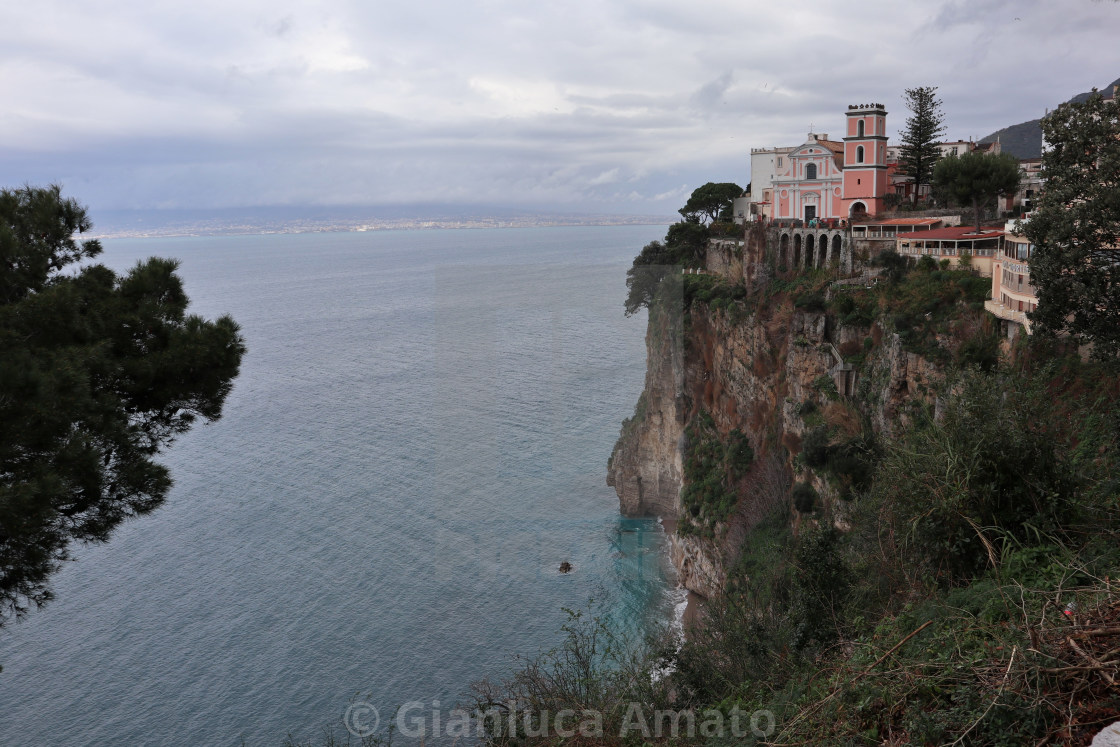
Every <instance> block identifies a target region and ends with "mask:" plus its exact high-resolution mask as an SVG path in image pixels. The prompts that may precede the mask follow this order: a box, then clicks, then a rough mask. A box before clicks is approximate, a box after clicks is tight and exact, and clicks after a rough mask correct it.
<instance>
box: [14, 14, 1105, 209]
mask: <svg viewBox="0 0 1120 747" xmlns="http://www.w3.org/2000/svg"><path fill="white" fill-rule="evenodd" d="M1118 30H1120V3H1117V2H1113V1H1112V0H1100V1H1096V2H1095V1H1094V0H1060V1H1059V0H1017V1H1016V2H1010V1H1007V2H1005V1H1003V0H968V2H908V1H907V2H899V0H862V1H861V2H845V3H838V2H823V1H821V2H796V1H791V2H781V3H773V2H769V3H758V2H750V1H749V0H748V1H746V2H744V0H735V1H731V0H727V1H726V2H725V1H724V0H711V1H705V2H691V3H690V2H681V0H598V1H594V0H566V2H562V3H530V2H526V1H524V0H523V1H522V2H509V1H507V0H476V1H474V2H470V1H469V0H468V1H466V2H463V1H462V0H460V1H458V2H447V1H445V0H414V1H413V2H399V1H396V0H394V1H393V2H385V1H384V0H381V1H378V0H373V1H372V2H370V1H368V0H367V1H366V2H360V1H359V0H327V2H325V3H324V2H305V1H304V0H269V1H268V2H264V1H258V0H224V1H221V2H219V1H218V0H192V2H190V3H180V2H159V0H143V1H142V2H137V1H135V0H120V1H118V2H90V1H89V0H85V1H83V2H66V1H58V0H39V2H36V3H16V2H8V3H5V6H4V8H3V10H0V96H2V100H3V106H2V107H0V185H7V186H15V185H19V184H23V183H32V184H41V183H46V182H62V183H63V184H64V185H65V187H66V191H67V192H68V193H69V194H72V195H75V196H77V197H79V198H80V199H81V200H83V201H84V202H86V203H88V204H90V205H91V207H94V208H95V209H97V208H160V207H176V208H210V207H230V206H250V205H311V204H332V205H336V204H354V205H366V204H386V203H414V202H438V203H489V204H503V205H511V206H541V207H545V208H551V209H555V210H560V211H586V210H592V211H602V212H630V213H672V212H673V211H674V210H675V209H676V208H677V207H679V205H680V204H681V202H682V197H683V196H685V195H687V193H688V192H689V191H690V190H691V189H692V188H693V187H695V186H697V185H698V184H700V183H702V182H704V181H709V180H714V181H736V182H739V183H741V184H743V185H745V184H746V182H747V181H748V179H749V174H748V154H749V151H750V148H751V147H760V146H768V145H792V144H795V143H799V142H801V141H803V140H804V138H805V134H806V132H808V129H809V126H810V124H812V126H813V127H814V128H815V129H816V131H818V132H828V133H831V134H833V135H834V136H838V135H839V134H840V130H841V127H842V122H843V111H844V109H845V108H846V106H847V105H848V104H850V103H865V102H881V103H883V104H886V105H887V107H888V109H889V111H890V115H889V117H888V123H889V127H890V129H891V131H892V132H893V131H895V130H897V128H898V127H899V126H900V125H902V123H903V121H904V120H905V118H906V114H907V112H906V110H905V108H904V106H903V104H902V101H901V94H902V90H903V89H904V88H906V87H913V86H917V85H936V86H939V87H940V90H939V93H940V95H941V98H942V100H943V108H944V112H945V114H946V120H947V124H948V126H949V131H948V136H949V137H951V138H968V137H970V136H971V137H976V138H979V137H982V136H984V135H986V134H988V133H989V132H991V131H993V130H996V129H998V128H1000V127H1003V126H1006V125H1010V124H1015V123H1018V122H1021V121H1024V120H1028V119H1033V118H1035V117H1038V116H1040V115H1042V114H1043V113H1044V111H1045V109H1046V107H1052V106H1054V105H1056V104H1057V103H1058V102H1060V101H1062V100H1064V99H1065V98H1068V97H1069V96H1070V95H1072V94H1074V93H1077V92H1079V91H1083V90H1088V89H1089V88H1090V87H1092V86H1100V85H1104V84H1105V83H1107V82H1109V81H1111V80H1113V79H1115V78H1117V77H1120V55H1117V53H1116V50H1117V44H1118V42H1117V31H1118Z"/></svg>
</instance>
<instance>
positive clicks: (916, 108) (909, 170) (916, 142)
mask: <svg viewBox="0 0 1120 747" xmlns="http://www.w3.org/2000/svg"><path fill="white" fill-rule="evenodd" d="M902 100H903V101H905V102H906V108H907V109H909V110H910V112H911V113H910V117H909V119H907V120H906V127H905V128H904V129H903V130H902V133H901V140H902V147H901V149H900V154H899V171H900V172H901V173H903V174H905V175H906V176H909V177H910V178H912V179H913V180H914V198H913V201H914V202H917V201H918V192H919V190H920V189H921V186H922V185H923V184H929V183H930V181H931V180H932V179H933V166H934V164H935V163H937V160H938V159H939V158H940V157H941V151H940V150H938V148H937V143H938V141H939V139H940V138H941V135H942V134H944V132H945V125H944V120H945V115H944V114H942V113H941V101H940V100H939V99H938V98H937V86H921V87H919V88H907V89H906V93H905V94H903V96H902Z"/></svg>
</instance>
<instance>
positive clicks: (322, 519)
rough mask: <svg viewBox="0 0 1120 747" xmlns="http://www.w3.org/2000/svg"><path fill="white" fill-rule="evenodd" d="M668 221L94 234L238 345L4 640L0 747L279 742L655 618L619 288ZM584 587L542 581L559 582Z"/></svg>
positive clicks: (453, 688) (453, 691)
mask: <svg viewBox="0 0 1120 747" xmlns="http://www.w3.org/2000/svg"><path fill="white" fill-rule="evenodd" d="M663 232H664V228H663V227H660V226H647V227H610V228H589V227H580V228H540V229H503V230H463V231H431V232H370V233H341V234H303V235H272V236H244V237H221V238H218V237H208V238H190V239H159V240H140V239H133V240H110V241H107V242H105V246H106V253H105V255H104V256H103V257H102V261H104V262H105V263H107V264H109V265H111V266H114V267H116V268H118V269H123V268H127V267H128V266H130V265H132V264H133V263H135V262H136V261H137V260H138V259H140V258H142V257H146V256H150V255H153V254H154V255H159V256H172V257H177V258H179V259H180V260H181V261H182V266H181V274H182V276H183V277H184V279H185V281H186V286H187V291H188V293H189V294H190V296H191V298H192V301H193V310H195V311H197V312H198V313H201V314H204V315H206V316H214V315H217V314H220V313H225V312H228V313H231V314H233V316H234V317H235V318H236V319H237V320H238V322H240V323H241V325H242V326H243V328H244V333H245V336H246V338H247V341H248V345H249V354H248V356H247V357H246V359H245V362H244V366H243V369H242V374H241V376H240V378H239V379H238V381H237V384H236V386H235V389H234V391H233V393H232V394H231V396H230V398H229V401H228V403H227V407H226V412H225V416H224V417H223V418H222V420H221V421H219V422H217V423H214V424H211V425H208V426H199V427H196V428H195V429H194V430H193V431H192V432H191V433H190V434H188V435H187V436H186V437H184V438H183V439H181V440H180V441H179V442H178V443H177V444H175V445H174V447H173V448H172V449H171V450H170V451H169V452H168V453H167V455H166V462H167V463H168V464H169V465H170V467H171V468H172V471H173V474H174V477H175V480H176V485H175V488H174V490H173V491H172V494H171V497H170V498H169V500H168V502H167V504H166V505H165V506H164V507H163V508H161V509H160V510H158V511H157V512H155V513H154V514H153V515H151V516H148V517H144V518H143V519H140V520H136V521H133V522H130V523H128V524H127V525H125V526H123V527H121V529H120V530H118V532H117V533H116V534H115V535H114V537H113V539H112V540H111V541H110V542H109V543H108V544H105V545H98V546H90V547H83V548H79V549H78V552H77V553H76V554H77V558H78V559H77V562H74V563H69V564H67V566H66V568H65V569H64V570H63V571H62V572H61V573H60V574H59V575H58V576H57V577H56V580H55V584H54V589H55V592H56V594H57V599H56V601H54V602H52V603H51V604H50V605H49V606H47V607H46V608H44V609H43V610H40V611H38V612H35V613H32V614H31V615H30V616H29V617H28V618H26V619H25V620H24V621H22V622H20V623H18V624H15V625H12V626H10V627H8V628H6V629H4V630H3V631H2V632H0V664H2V665H3V667H4V670H3V672H2V673H0V744H5V745H9V744H10V745H34V744H65V745H108V744H130V745H140V744H168V745H202V744H206V745H224V744H229V745H235V744H240V743H241V740H242V739H244V740H245V743H246V744H249V745H258V744H260V745H275V744H280V743H281V742H282V741H283V739H284V738H285V736H286V735H287V734H288V733H289V732H290V733H291V734H292V735H293V736H295V737H296V738H302V739H308V738H316V737H318V736H319V735H321V734H322V732H323V729H324V727H329V726H332V725H333V726H334V727H335V728H336V729H341V719H342V717H343V713H344V711H345V709H346V707H347V705H348V704H349V703H350V702H351V701H352V700H353V699H355V697H360V699H362V700H367V701H369V702H370V703H372V704H374V705H376V706H377V707H378V708H380V709H381V710H382V712H383V713H385V712H388V713H391V712H392V710H393V708H395V707H396V706H398V705H400V704H402V703H404V702H406V701H410V700H417V701H422V702H425V703H429V704H430V703H431V702H432V701H433V700H439V701H441V703H442V704H443V706H444V707H450V704H452V703H454V702H455V701H456V699H457V698H458V697H459V696H460V694H461V693H463V692H464V690H465V688H466V687H467V685H468V684H469V683H470V682H471V681H472V680H475V679H478V678H480V677H482V676H484V675H500V674H503V673H508V672H509V671H510V670H511V668H512V665H513V662H512V657H513V655H514V654H531V653H534V652H536V651H537V650H539V649H540V648H542V647H549V646H551V645H553V644H555V643H556V642H558V640H559V638H558V635H557V630H558V628H559V626H560V624H562V623H563V621H564V614H563V612H562V611H561V607H564V606H567V607H579V606H581V605H582V604H584V603H585V602H586V601H587V599H588V598H590V597H595V598H598V599H606V600H608V603H609V609H610V611H611V612H610V617H611V624H612V625H613V626H615V627H616V628H617V629H620V630H631V631H638V630H641V629H643V628H644V627H647V626H648V625H650V624H654V623H657V622H659V621H664V620H665V619H666V618H667V616H668V615H669V614H670V609H671V605H672V603H673V596H672V594H671V593H670V585H671V584H670V583H669V582H667V580H666V574H667V569H666V567H665V563H664V553H663V536H662V534H661V532H660V529H659V527H657V525H656V524H655V523H654V522H652V521H636V520H624V519H622V518H620V517H619V516H618V504H617V500H616V498H615V496H614V493H613V491H612V490H611V489H610V488H608V487H606V485H605V483H604V475H605V463H606V458H607V456H608V454H609V452H610V448H611V446H612V444H613V443H614V439H615V438H616V437H617V434H618V429H619V425H620V422H621V420H622V419H623V418H624V417H626V416H628V415H629V414H630V413H631V411H632V408H633V405H634V402H635V400H636V398H637V395H638V393H639V392H640V390H641V386H642V379H643V375H644V363H645V359H644V343H643V334H644V329H645V322H644V319H643V318H640V317H635V318H632V319H626V318H624V317H623V315H622V299H623V297H624V293H625V286H624V279H625V271H626V268H627V267H628V266H629V262H630V260H631V259H632V258H633V256H634V254H636V253H637V251H638V250H639V249H640V248H641V247H642V246H643V245H644V244H645V243H647V242H648V241H650V240H652V239H654V238H658V237H659V236H660V235H661V234H662V233H663ZM564 560H567V561H569V562H571V563H572V564H573V565H574V567H575V571H574V572H573V573H572V574H570V575H566V576H565V575H560V574H559V573H557V567H558V566H559V564H560V562H562V561H564Z"/></svg>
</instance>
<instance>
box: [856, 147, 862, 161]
mask: <svg viewBox="0 0 1120 747" xmlns="http://www.w3.org/2000/svg"><path fill="white" fill-rule="evenodd" d="M856 163H863V146H862V145H861V146H859V147H857V148H856Z"/></svg>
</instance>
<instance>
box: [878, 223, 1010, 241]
mask: <svg viewBox="0 0 1120 747" xmlns="http://www.w3.org/2000/svg"><path fill="white" fill-rule="evenodd" d="M1002 235H1003V231H1000V230H999V229H986V230H984V231H981V232H980V233H976V227H975V226H949V227H948V228H934V229H931V230H929V231H913V232H911V233H900V234H899V235H898V238H900V239H942V240H945V241H969V240H970V239H994V238H997V237H999V236H1002Z"/></svg>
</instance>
